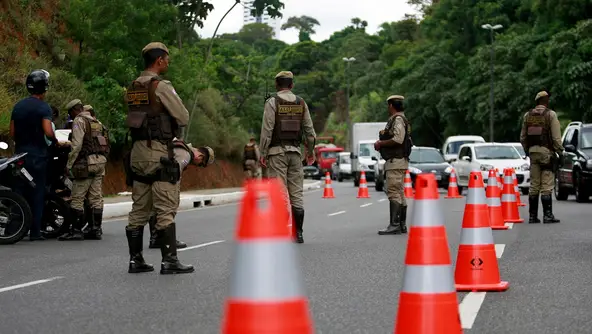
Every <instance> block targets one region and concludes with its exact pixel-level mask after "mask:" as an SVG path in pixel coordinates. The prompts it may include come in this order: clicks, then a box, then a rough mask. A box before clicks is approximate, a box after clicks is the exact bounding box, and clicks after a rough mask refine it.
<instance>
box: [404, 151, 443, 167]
mask: <svg viewBox="0 0 592 334" xmlns="http://www.w3.org/2000/svg"><path fill="white" fill-rule="evenodd" d="M409 162H410V163H416V164H417V163H424V164H426V163H441V162H444V157H442V155H441V154H440V152H438V151H437V150H431V149H415V150H411V155H410V156H409Z"/></svg>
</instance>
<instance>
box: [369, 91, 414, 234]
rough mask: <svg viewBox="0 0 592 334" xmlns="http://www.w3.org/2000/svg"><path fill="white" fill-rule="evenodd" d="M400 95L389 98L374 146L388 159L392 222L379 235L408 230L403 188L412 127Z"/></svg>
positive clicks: (387, 171) (387, 180) (387, 190)
mask: <svg viewBox="0 0 592 334" xmlns="http://www.w3.org/2000/svg"><path fill="white" fill-rule="evenodd" d="M404 99H405V98H404V97H403V96H401V95H392V96H389V98H388V99H387V100H386V101H387V104H388V111H389V115H390V117H389V119H388V122H387V123H386V127H385V129H384V130H381V131H380V133H379V140H378V141H376V143H374V148H375V149H376V150H377V151H379V152H380V155H381V156H382V158H383V159H384V160H385V161H386V162H385V165H384V169H385V171H386V194H387V197H388V199H389V208H390V210H389V211H390V219H389V225H388V226H387V227H386V228H385V229H384V230H380V231H378V234H379V235H387V234H401V233H407V224H406V223H407V202H406V201H405V192H404V188H403V179H404V178H405V171H406V170H407V168H409V155H411V147H413V142H412V141H411V127H410V125H409V121H408V120H407V118H406V117H405V113H404V111H405V108H404V106H403V100H404Z"/></svg>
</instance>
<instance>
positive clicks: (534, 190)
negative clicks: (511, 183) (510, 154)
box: [529, 163, 555, 196]
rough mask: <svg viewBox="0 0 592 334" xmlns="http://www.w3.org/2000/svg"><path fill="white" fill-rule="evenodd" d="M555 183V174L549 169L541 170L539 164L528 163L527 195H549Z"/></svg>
mask: <svg viewBox="0 0 592 334" xmlns="http://www.w3.org/2000/svg"><path fill="white" fill-rule="evenodd" d="M554 185H555V175H554V174H553V171H551V170H542V169H541V165H539V164H535V163H531V164H530V190H529V195H532V196H536V195H538V194H541V195H551V193H552V192H553V186H554Z"/></svg>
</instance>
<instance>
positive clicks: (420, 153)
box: [409, 146, 452, 189]
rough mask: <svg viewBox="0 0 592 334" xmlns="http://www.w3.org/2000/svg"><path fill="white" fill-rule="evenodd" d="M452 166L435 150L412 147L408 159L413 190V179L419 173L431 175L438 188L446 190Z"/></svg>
mask: <svg viewBox="0 0 592 334" xmlns="http://www.w3.org/2000/svg"><path fill="white" fill-rule="evenodd" d="M451 171H452V166H450V164H449V163H448V162H446V160H444V156H443V155H442V153H441V152H440V150H438V149H437V148H433V147H425V146H414V147H413V148H412V149H411V156H410V157H409V174H410V175H411V182H412V183H413V188H415V177H416V176H417V174H421V173H433V174H434V175H435V176H436V181H438V188H445V189H446V188H448V182H449V180H450V172H451Z"/></svg>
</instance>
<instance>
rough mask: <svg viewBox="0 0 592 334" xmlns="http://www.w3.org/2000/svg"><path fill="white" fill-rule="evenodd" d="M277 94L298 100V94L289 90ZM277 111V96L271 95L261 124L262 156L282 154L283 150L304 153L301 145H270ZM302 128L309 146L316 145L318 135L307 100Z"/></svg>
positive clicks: (290, 100) (289, 99)
mask: <svg viewBox="0 0 592 334" xmlns="http://www.w3.org/2000/svg"><path fill="white" fill-rule="evenodd" d="M277 95H278V96H279V97H280V98H282V99H284V100H286V101H288V102H294V101H296V95H294V94H293V93H292V92H291V91H289V90H282V91H279V92H278V93H277ZM275 111H276V110H275V97H271V98H269V99H268V100H267V102H265V109H264V111H263V124H262V126H261V137H260V138H261V139H260V143H259V149H260V154H261V156H263V157H267V156H269V155H276V154H281V153H283V152H297V153H298V154H302V153H301V152H300V147H296V146H291V145H285V146H283V147H282V146H275V147H269V145H270V144H271V136H272V135H273V128H274V126H275ZM302 130H303V132H304V136H305V137H306V140H307V142H308V146H309V147H311V146H312V145H314V139H315V138H316V136H317V135H316V133H315V130H314V127H313V124H312V119H311V117H310V112H309V110H308V105H307V104H306V102H305V103H304V119H303V122H302ZM311 152H312V151H311Z"/></svg>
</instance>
